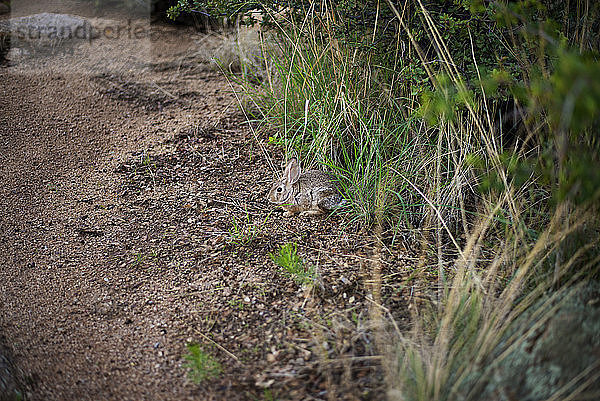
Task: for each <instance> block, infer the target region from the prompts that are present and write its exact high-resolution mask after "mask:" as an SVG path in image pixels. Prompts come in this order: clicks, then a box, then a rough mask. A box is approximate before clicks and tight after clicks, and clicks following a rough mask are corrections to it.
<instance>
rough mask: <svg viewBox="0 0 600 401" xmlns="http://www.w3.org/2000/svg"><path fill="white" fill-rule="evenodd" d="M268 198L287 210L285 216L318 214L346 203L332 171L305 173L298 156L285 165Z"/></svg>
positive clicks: (310, 171) (309, 171)
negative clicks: (328, 172) (329, 172)
mask: <svg viewBox="0 0 600 401" xmlns="http://www.w3.org/2000/svg"><path fill="white" fill-rule="evenodd" d="M268 199H269V201H270V202H271V203H275V204H277V205H280V206H282V207H283V208H284V209H285V213H284V216H292V215H294V214H296V213H300V214H302V215H318V214H322V213H325V212H328V211H331V210H333V209H335V208H336V207H338V206H340V205H341V204H342V203H343V198H342V196H341V194H340V191H339V190H338V187H337V185H336V182H335V180H334V179H333V178H332V177H331V176H330V175H329V174H327V173H326V172H324V171H319V170H308V171H305V172H302V171H301V168H300V163H298V159H296V158H295V157H294V158H292V159H291V160H290V161H289V162H288V164H287V166H285V169H284V170H283V177H281V178H280V179H278V180H277V181H275V183H274V184H273V186H272V188H271V190H270V191H269V195H268Z"/></svg>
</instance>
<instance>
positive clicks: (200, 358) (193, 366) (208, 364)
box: [183, 344, 222, 384]
mask: <svg viewBox="0 0 600 401" xmlns="http://www.w3.org/2000/svg"><path fill="white" fill-rule="evenodd" d="M186 348H187V351H188V352H187V354H185V355H184V356H183V357H184V358H185V360H186V363H185V365H184V366H185V367H186V368H188V369H189V372H188V376H189V378H190V379H191V380H192V381H193V382H194V383H197V384H199V383H202V382H203V381H205V380H206V379H210V378H216V377H218V376H219V375H220V374H221V371H222V368H221V364H219V362H218V361H217V360H216V359H215V358H214V357H212V356H211V355H210V354H208V353H206V352H204V351H203V350H202V348H200V345H199V344H186Z"/></svg>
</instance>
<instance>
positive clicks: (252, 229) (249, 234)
mask: <svg viewBox="0 0 600 401" xmlns="http://www.w3.org/2000/svg"><path fill="white" fill-rule="evenodd" d="M270 215H271V214H270V213H269V214H268V215H267V217H265V219H264V220H263V221H262V222H260V223H257V222H253V221H251V219H250V213H248V212H247V211H246V216H245V217H243V218H237V217H235V215H232V216H231V227H230V228H229V230H228V231H229V236H228V238H227V242H228V243H230V244H234V245H238V246H246V245H249V244H250V243H252V241H254V240H255V239H256V238H258V237H260V235H261V234H262V233H263V229H264V227H265V224H266V223H267V220H268V219H269V216H270Z"/></svg>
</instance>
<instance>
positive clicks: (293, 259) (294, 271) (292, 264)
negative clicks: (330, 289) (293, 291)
mask: <svg viewBox="0 0 600 401" xmlns="http://www.w3.org/2000/svg"><path fill="white" fill-rule="evenodd" d="M297 248H298V247H297V244H296V243H293V242H288V243H287V244H285V245H282V246H281V248H279V252H278V253H274V254H273V253H270V254H269V256H270V257H271V259H272V260H273V262H275V264H276V265H277V266H279V267H282V268H283V269H284V270H285V272H286V273H287V275H288V276H289V277H292V278H293V279H294V281H296V282H297V283H298V284H310V283H312V282H313V281H314V280H315V269H314V267H312V266H310V265H306V266H305V265H304V262H303V261H302V258H300V256H298V250H297Z"/></svg>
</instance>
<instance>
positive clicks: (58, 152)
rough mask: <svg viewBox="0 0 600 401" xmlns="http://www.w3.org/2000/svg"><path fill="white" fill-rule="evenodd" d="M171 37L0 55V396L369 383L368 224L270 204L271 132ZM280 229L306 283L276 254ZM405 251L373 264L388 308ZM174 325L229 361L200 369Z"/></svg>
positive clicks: (127, 396) (244, 395)
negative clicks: (52, 53) (95, 53)
mask: <svg viewBox="0 0 600 401" xmlns="http://www.w3.org/2000/svg"><path fill="white" fill-rule="evenodd" d="M165 29H172V28H165ZM178 35H180V36H181V37H182V38H183V39H182V40H183V42H182V43H184V44H186V45H185V46H183V45H182V44H181V43H180V44H178V45H173V44H170V43H167V42H165V43H163V44H160V43H155V44H154V48H153V53H152V54H153V60H152V62H148V63H147V64H146V65H145V67H144V68H143V69H141V70H136V71H135V72H129V71H126V70H124V69H123V68H120V69H118V70H117V72H115V71H114V70H112V69H111V70H106V71H102V72H95V73H90V72H89V71H87V72H86V73H76V72H73V71H68V70H65V69H64V68H59V69H53V68H51V66H49V65H48V63H44V62H43V60H41V61H39V64H38V65H37V66H36V67H35V68H33V67H31V66H29V67H28V69H27V70H23V69H19V68H16V67H15V66H13V67H11V66H10V65H9V66H4V67H0V93H1V96H0V110H1V112H0V368H1V367H2V366H5V367H7V368H6V369H5V372H8V373H7V374H5V377H4V378H5V379H6V381H7V383H8V384H7V385H6V386H5V388H4V394H2V393H1V392H0V399H1V398H2V396H4V397H7V399H11V398H10V397H12V396H14V394H16V393H15V391H18V392H20V393H22V394H24V396H25V398H26V399H31V400H101V399H102V400H104V399H106V400H112V399H114V400H171V399H172V400H183V399H194V400H234V399H269V397H271V396H273V397H277V399H306V400H312V399H328V400H332V399H336V400H337V399H348V400H354V399H380V398H381V397H383V381H382V378H381V367H380V363H379V362H378V361H379V359H378V358H377V357H376V356H373V355H374V354H375V350H374V349H373V346H372V338H371V335H370V334H369V330H368V327H365V324H366V323H365V322H366V321H367V319H366V317H367V316H366V314H367V310H368V306H369V302H368V301H367V293H368V282H369V279H370V273H369V271H370V259H369V258H370V256H371V254H372V238H371V236H369V235H366V234H365V233H364V232H357V230H355V229H354V228H353V227H350V228H349V227H346V225H345V224H344V222H343V221H342V220H341V218H339V217H335V216H332V217H331V216H330V217H317V218H300V217H294V218H284V217H282V211H280V210H279V211H277V210H276V211H273V210H272V208H271V206H270V205H269V204H268V203H267V202H266V200H265V195H266V191H267V190H268V188H269V186H270V183H271V182H272V180H273V178H274V176H275V173H274V172H273V171H271V169H270V168H269V167H268V163H267V158H272V159H273V160H274V164H275V165H276V166H278V165H279V160H280V157H281V155H280V153H278V152H279V149H277V148H274V147H269V146H267V145H266V143H267V141H266V138H268V133H261V134H259V137H258V138H255V137H254V136H253V134H252V132H251V131H250V129H249V127H248V124H247V123H246V119H245V118H244V116H243V114H242V113H241V112H240V111H239V108H238V106H237V101H236V98H235V97H234V96H233V95H232V93H231V86H230V85H229V83H228V82H227V80H226V79H225V78H224V77H223V76H222V75H221V74H220V73H218V72H215V71H214V70H212V69H211V68H209V67H207V66H206V65H205V64H203V63H202V60H198V59H195V58H194V55H195V54H196V53H194V52H193V51H192V50H193V46H194V44H195V43H202V44H203V46H208V44H207V43H209V41H206V40H201V41H199V40H198V36H197V35H198V34H196V33H192V32H191V31H189V30H181V31H178ZM182 49H183V50H182ZM190 49H192V50H190ZM69 57H77V53H76V52H75V55H73V54H70V55H69ZM114 57H117V58H118V54H117V55H114ZM32 68H33V69H32ZM36 68H37V69H36ZM259 143H262V144H265V146H266V148H265V149H266V153H265V152H263V151H262V150H261V147H260V146H259ZM236 227H237V228H238V230H237V231H236ZM286 242H296V243H298V253H299V255H300V256H301V257H302V258H303V259H304V262H305V264H306V265H310V266H313V267H315V268H316V271H317V285H315V286H314V287H312V288H305V287H303V286H302V285H300V284H298V283H297V282H295V281H294V280H293V279H292V278H290V277H288V276H287V275H286V274H284V273H283V272H282V270H281V269H280V268H278V267H277V266H276V265H275V264H274V263H273V262H272V261H271V259H270V257H269V253H270V252H275V251H276V250H277V249H278V247H279V246H281V245H283V244H285V243H286ZM407 255H409V252H408V251H406V252H401V251H399V250H395V251H394V253H393V254H392V253H386V257H385V263H384V266H383V271H382V274H383V277H384V282H385V283H388V282H389V283H388V284H385V283H384V286H383V288H384V299H385V300H386V306H388V307H389V308H391V310H392V311H397V312H394V314H395V316H396V318H397V319H398V321H400V322H401V321H402V320H403V319H404V312H403V311H404V310H405V307H404V306H405V305H406V295H407V294H406V293H405V292H406V290H401V289H399V288H396V287H394V285H393V283H397V282H399V281H400V280H398V278H399V277H401V276H402V275H404V274H406V271H407V270H409V269H408V268H410V266H413V265H414V263H415V261H414V258H411V257H409V256H407ZM187 343H198V344H200V345H201V346H202V348H203V349H204V350H205V351H206V352H208V353H209V354H211V355H213V356H214V357H215V358H216V360H218V361H219V363H220V364H221V365H222V370H223V372H222V374H221V375H220V376H219V377H217V378H212V379H209V380H207V381H205V382H203V383H201V384H195V383H193V382H192V381H191V380H190V379H189V378H188V376H187V373H188V369H187V368H186V367H185V366H184V358H183V356H184V355H185V354H186V344H187ZM0 390H2V387H0Z"/></svg>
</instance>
